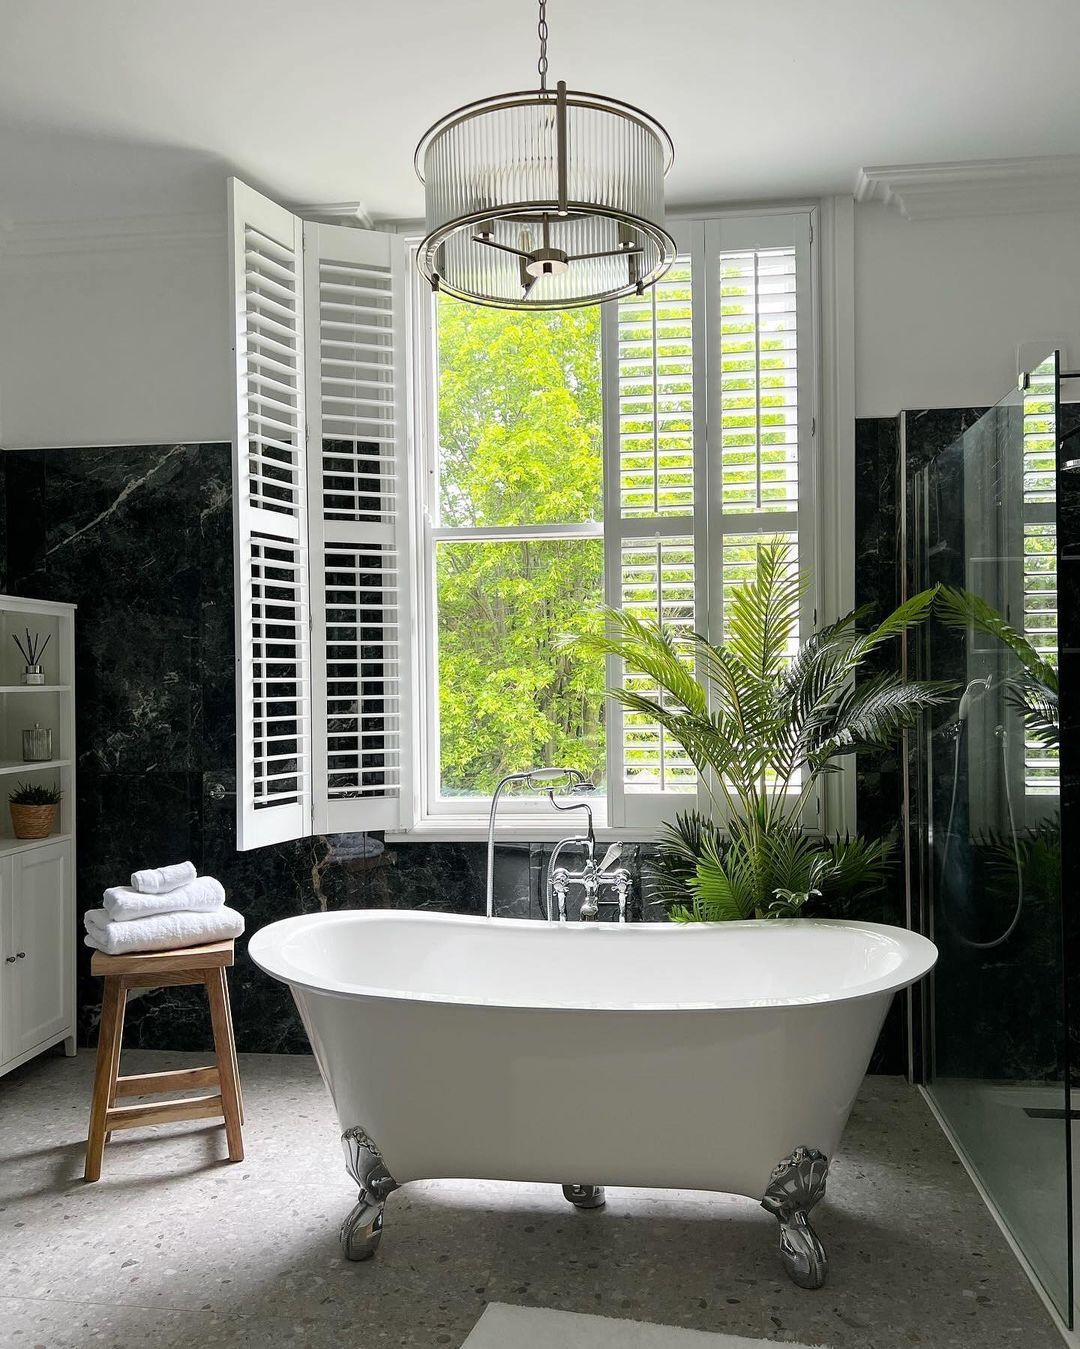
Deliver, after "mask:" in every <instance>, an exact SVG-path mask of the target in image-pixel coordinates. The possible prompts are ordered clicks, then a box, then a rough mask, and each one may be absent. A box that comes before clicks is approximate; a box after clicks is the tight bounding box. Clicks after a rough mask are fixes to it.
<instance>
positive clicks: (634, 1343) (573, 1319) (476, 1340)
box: [461, 1302, 824, 1349]
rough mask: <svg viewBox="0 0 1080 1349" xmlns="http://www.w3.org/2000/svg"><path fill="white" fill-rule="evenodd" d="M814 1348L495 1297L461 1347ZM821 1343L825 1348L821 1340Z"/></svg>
mask: <svg viewBox="0 0 1080 1349" xmlns="http://www.w3.org/2000/svg"><path fill="white" fill-rule="evenodd" d="M768 1344H784V1345H785V1346H786V1349H814V1347H813V1346H811V1345H806V1344H792V1343H790V1341H788V1340H748V1339H746V1338H745V1336H742V1335H714V1334H712V1333H711V1332H709V1331H705V1330H680V1329H679V1328H678V1327H677V1326H657V1325H650V1324H648V1323H646V1322H645V1321H621V1320H618V1319H613V1318H611V1317H609V1316H585V1315H582V1314H581V1313H579V1312H560V1311H554V1310H551V1309H549V1308H547V1307H511V1306H508V1305H507V1304H506V1303H503V1302H492V1303H490V1304H489V1305H488V1306H487V1307H486V1308H485V1310H484V1314H483V1316H481V1318H480V1320H479V1321H477V1323H476V1325H475V1326H474V1327H473V1329H472V1331H471V1333H470V1335H469V1338H468V1339H467V1340H466V1341H465V1343H464V1344H463V1345H462V1347H461V1349H552V1346H553V1345H558V1346H559V1349H762V1347H763V1346H764V1345H768ZM816 1349H824V1347H823V1346H820V1345H819V1346H817V1347H816Z"/></svg>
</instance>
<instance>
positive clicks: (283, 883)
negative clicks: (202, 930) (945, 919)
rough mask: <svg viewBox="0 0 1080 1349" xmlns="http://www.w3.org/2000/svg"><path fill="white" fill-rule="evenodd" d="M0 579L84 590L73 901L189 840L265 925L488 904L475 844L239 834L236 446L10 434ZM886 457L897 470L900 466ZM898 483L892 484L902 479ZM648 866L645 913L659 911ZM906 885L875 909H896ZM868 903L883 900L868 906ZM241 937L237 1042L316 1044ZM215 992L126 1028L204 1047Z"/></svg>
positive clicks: (277, 1048)
mask: <svg viewBox="0 0 1080 1349" xmlns="http://www.w3.org/2000/svg"><path fill="white" fill-rule="evenodd" d="M859 435H860V438H859V480H858V481H859V492H858V503H857V528H858V531H859V556H860V559H861V561H860V570H859V576H860V600H874V601H880V603H881V604H882V605H883V606H884V605H891V604H892V603H893V602H894V599H893V595H894V590H895V567H896V554H895V538H894V536H895V517H896V508H895V486H894V484H895V467H896V461H895V447H896V439H895V424H893V425H892V426H891V427H889V426H886V425H878V424H874V425H873V426H867V425H861V426H860V433H859ZM3 465H4V468H3V473H2V474H0V511H2V512H3V515H2V517H0V518H4V519H6V529H7V540H6V542H7V546H6V549H4V548H2V547H0V566H4V565H6V568H7V581H6V585H5V587H4V588H5V589H8V590H10V591H11V592H12V593H14V594H26V595H35V596H40V597H43V598H48V599H54V600H65V601H70V602H74V603H77V604H78V606H79V611H78V619H77V642H76V677H77V681H78V698H77V728H76V738H77V758H78V789H77V790H78V801H77V806H78V856H77V900H78V908H79V912H80V915H81V913H82V912H83V911H84V910H85V909H87V908H91V907H95V906H96V905H97V904H98V903H99V902H100V895H101V891H102V889H104V888H105V886H107V885H113V884H116V883H117V882H118V881H122V880H123V879H124V878H125V877H126V876H127V875H128V874H129V873H130V872H131V870H132V869H133V868H134V867H136V866H145V865H154V864H157V863H159V862H162V861H172V860H178V859H179V858H182V857H190V858H191V859H192V860H193V861H194V862H195V863H196V864H197V865H198V866H199V868H200V870H202V871H205V872H208V873H211V874H213V875H216V876H218V877H219V878H220V879H221V881H222V882H223V883H224V885H225V887H226V890H227V892H228V894H229V896H230V903H232V904H233V905H234V906H235V907H236V908H238V909H240V910H241V911H242V912H243V913H244V915H245V917H246V919H247V924H248V930H249V931H253V930H255V929H257V928H258V927H261V926H262V925H263V924H265V923H267V922H270V921H272V920H273V919H276V918H282V917H287V916H289V915H290V914H296V913H303V912H308V911H311V910H315V909H320V908H328V909H334V908H369V907H406V908H418V907H419V908H433V909H442V910H449V911H453V912H464V913H468V912H479V911H480V908H481V906H482V903H483V888H484V885H483V882H484V849H483V846H482V845H480V844H422V843H409V844H406V845H403V846H398V847H392V846H388V847H386V848H385V850H384V851H382V852H381V853H380V854H378V855H376V856H370V855H367V854H368V852H369V849H366V848H364V847H362V846H360V845H361V841H362V837H363V836H350V835H345V836H338V837H335V838H330V839H327V838H310V839H305V840H302V841H300V842H297V843H291V844H284V845H278V846H273V847H268V848H261V849H258V850H255V851H252V852H248V853H237V851H236V848H235V822H234V809H235V801H234V798H233V797H232V796H231V795H230V794H226V795H225V796H224V798H223V799H219V797H218V794H217V792H216V790H215V789H216V788H219V787H221V786H224V788H225V789H226V793H231V791H232V789H233V787H234V785H235V780H234V777H233V771H234V752H235V738H234V737H235V724H234V684H233V610H232V515H231V482H230V452H229V447H228V446H227V445H159V446H139V447H120V448H104V449H78V450H63V451H61V450H47V451H17V452H10V453H7V454H6V455H4V460H3ZM890 475H891V477H890ZM890 492H892V493H893V495H890ZM895 777H896V764H895V761H886V762H884V763H883V764H881V765H880V766H877V767H870V766H864V765H860V805H861V807H862V808H863V810H864V818H865V819H866V821H867V823H866V828H867V829H870V828H875V829H876V828H878V827H879V826H880V828H881V830H882V832H894V831H895V830H896V829H897V820H898V809H897V799H898V798H897V796H896V791H895V781H894V779H895ZM644 852H645V850H644V849H642V848H640V847H635V848H633V849H632V850H631V852H630V855H629V858H628V859H627V860H628V862H629V864H630V866H631V870H632V871H633V872H634V873H635V876H636V879H637V884H636V887H635V894H636V900H635V906H636V907H635V914H636V916H639V917H645V918H656V917H658V916H659V914H658V912H657V910H656V909H655V908H653V907H651V905H650V895H649V894H648V893H647V891H646V893H645V895H644V897H643V896H642V888H643V887H642V877H641V872H642V867H641V863H642V861H643V858H644ZM544 857H545V849H544V848H542V847H541V846H539V845H533V846H528V845H522V846H520V847H516V848H511V847H506V848H500V850H499V855H498V866H497V873H496V897H497V905H498V908H499V911H500V912H510V913H519V914H526V913H533V914H539V913H540V886H541V876H542V872H543V864H544ZM897 893H898V892H897V891H896V890H895V889H894V890H892V891H890V893H889V894H888V895H886V896H884V897H883V898H882V901H881V904H880V906H877V907H876V908H875V910H874V913H873V915H872V916H876V917H880V918H881V919H883V920H885V921H902V913H903V910H902V906H901V907H898V905H897V900H896V895H897ZM868 916H871V915H868ZM243 946H244V944H243V942H241V943H239V945H238V959H237V968H236V970H235V971H234V975H233V983H232V986H233V1013H234V1018H235V1021H236V1033H237V1041H238V1044H239V1047H240V1049H241V1050H255V1051H265V1052H306V1050H307V1041H306V1039H305V1037H304V1034H303V1031H302V1029H301V1027H300V1024H299V1021H298V1019H297V1017H296V1015H295V1013H294V1011H293V1007H292V1003H291V1000H290V998H289V995H288V993H287V991H286V990H285V989H284V988H282V987H281V986H280V985H278V984H276V983H274V982H273V981H271V980H270V979H267V978H266V977H265V976H263V975H262V974H261V973H260V972H259V971H258V970H256V969H255V968H254V967H253V966H252V965H251V963H250V962H249V961H248V960H247V958H246V955H245V954H244V949H243ZM80 949H81V951H82V956H81V961H80V979H79V1013H80V1027H81V1032H82V1036H83V1038H84V1039H85V1040H87V1041H89V1042H90V1043H93V1041H94V1039H95V1037H96V1022H97V1017H98V1012H99V1006H100V989H99V985H98V981H96V980H93V979H91V978H89V974H88V966H89V960H88V953H87V952H86V951H85V948H80ZM204 1001H205V1000H204V999H203V998H202V997H201V996H200V995H199V994H198V993H196V992H194V991H191V990H185V989H182V988H181V989H161V990H154V991H150V992H147V993H146V994H144V995H142V996H140V997H138V998H137V999H133V1000H132V1003H131V1006H130V1009H129V1014H128V1026H129V1031H128V1036H129V1041H128V1042H129V1043H137V1044H142V1045H144V1046H147V1047H155V1048H157V1047H160V1048H178V1049H182V1048H197V1047H198V1048H201V1047H204V1046H205V1045H206V1043H207V1039H208V1023H207V1017H206V1009H205V1006H204ZM904 1063H905V1053H904V1047H903V1017H902V1015H901V1013H900V1011H899V1010H896V1011H894V1014H893V1016H892V1018H891V1019H890V1022H889V1025H888V1027H887V1029H886V1033H885V1034H884V1036H883V1038H882V1042H881V1044H880V1046H879V1050H878V1053H877V1055H876V1056H875V1061H874V1068H875V1069H876V1070H879V1071H887V1072H902V1071H903V1066H904Z"/></svg>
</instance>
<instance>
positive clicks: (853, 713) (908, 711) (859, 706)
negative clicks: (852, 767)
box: [809, 673, 954, 763]
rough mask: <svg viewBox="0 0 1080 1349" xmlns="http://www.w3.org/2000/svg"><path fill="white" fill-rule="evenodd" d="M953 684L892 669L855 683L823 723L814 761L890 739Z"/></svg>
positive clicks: (938, 701)
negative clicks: (918, 678) (907, 676)
mask: <svg viewBox="0 0 1080 1349" xmlns="http://www.w3.org/2000/svg"><path fill="white" fill-rule="evenodd" d="M953 688H954V685H952V684H951V683H945V682H933V681H929V680H926V681H919V682H916V681H913V680H906V679H904V678H903V677H902V676H900V675H898V674H890V673H883V674H878V675H874V676H872V677H871V678H870V679H864V680H861V681H860V682H859V683H858V684H852V685H851V686H850V687H849V688H848V689H847V690H845V692H844V694H843V696H842V697H841V698H840V700H839V702H838V703H837V705H836V708H835V711H834V714H833V716H832V718H831V719H830V720H828V721H826V722H825V723H824V724H823V727H822V730H823V734H822V737H821V739H820V740H819V742H818V743H817V744H816V745H814V747H813V749H812V750H811V753H810V756H809V757H810V761H811V762H813V763H816V762H822V761H823V760H827V759H829V758H832V757H833V756H834V755H836V754H843V753H848V754H850V753H851V752H852V751H854V750H859V749H867V748H878V747H880V746H882V745H886V744H888V743H890V742H891V741H892V740H893V739H895V737H896V735H897V733H898V732H899V731H900V730H902V729H903V728H904V727H905V726H911V725H913V724H914V722H915V720H916V719H917V717H918V715H919V713H920V712H922V711H923V710H924V709H925V708H929V707H934V706H936V705H937V704H938V703H940V702H941V701H942V699H943V697H944V696H945V695H946V694H947V693H949V692H951V691H952V689H953Z"/></svg>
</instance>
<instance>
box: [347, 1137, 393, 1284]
mask: <svg viewBox="0 0 1080 1349" xmlns="http://www.w3.org/2000/svg"><path fill="white" fill-rule="evenodd" d="M341 1146H342V1148H344V1150H345V1166H346V1168H347V1169H348V1172H349V1175H350V1176H352V1178H353V1180H354V1181H355V1182H356V1184H357V1186H358V1187H359V1190H360V1195H359V1198H358V1199H357V1202H356V1206H355V1207H354V1208H353V1211H352V1212H351V1213H350V1214H349V1216H348V1217H347V1218H346V1219H345V1221H344V1222H343V1223H342V1224H341V1234H340V1241H341V1249H342V1252H343V1253H344V1255H345V1259H346V1260H370V1259H371V1257H372V1256H373V1255H374V1254H375V1252H376V1251H377V1250H378V1247H379V1241H380V1239H381V1238H382V1228H383V1209H384V1207H385V1204H386V1197H387V1195H390V1194H393V1192H394V1191H395V1190H396V1189H397V1188H398V1183H397V1181H396V1180H395V1179H394V1177H393V1176H392V1175H391V1174H390V1172H389V1171H388V1170H387V1169H386V1163H385V1162H384V1161H383V1158H382V1153H381V1152H380V1151H379V1149H378V1148H377V1147H376V1146H375V1144H374V1143H373V1142H372V1141H371V1139H370V1138H369V1137H368V1136H367V1134H366V1133H365V1132H364V1131H363V1129H361V1128H360V1126H359V1125H356V1126H355V1127H354V1128H352V1129H346V1130H345V1132H344V1133H343V1134H342V1135H341Z"/></svg>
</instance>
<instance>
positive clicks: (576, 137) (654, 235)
mask: <svg viewBox="0 0 1080 1349" xmlns="http://www.w3.org/2000/svg"><path fill="white" fill-rule="evenodd" d="M537 33H538V36H539V39H540V60H539V62H538V63H537V69H538V71H539V74H540V87H539V89H533V90H526V91H523V92H520V93H514V94H497V95H495V96H494V97H492V98H485V99H481V100H479V101H478V102H476V103H469V104H467V105H466V106H465V107H463V108H458V109H457V110H456V111H455V112H452V113H449V114H448V115H447V116H446V117H444V118H443V119H442V120H441V121H440V122H436V124H435V125H434V126H433V127H432V128H431V129H430V130H429V131H428V132H427V133H426V135H425V136H424V137H423V138H422V139H421V141H420V144H419V145H418V146H417V148H416V172H417V175H418V176H419V178H420V181H421V182H422V183H423V184H424V190H425V198H426V205H427V224H426V229H427V233H426V236H425V238H424V241H423V243H422V244H421V245H420V251H419V254H418V256H417V261H418V264H419V267H420V270H421V272H422V273H423V274H424V276H426V277H427V278H428V280H429V281H430V282H431V285H432V287H433V288H434V289H436V290H443V291H446V292H447V293H448V294H450V295H456V296H457V297H458V299H461V300H468V301H471V302H472V303H474V304H486V305H494V306H496V307H498V308H503V309H570V308H573V307H574V306H575V305H585V304H597V303H598V302H600V301H601V300H612V299H615V298H616V297H617V296H619V295H629V294H633V293H635V292H636V293H637V294H639V295H640V294H641V293H642V292H643V291H644V290H645V288H646V287H647V286H651V285H652V284H653V282H654V281H657V280H659V278H660V277H661V276H663V274H664V273H665V272H666V271H667V270H668V268H669V267H670V266H671V264H672V262H673V261H674V258H675V244H674V241H673V240H672V238H671V235H670V234H668V232H667V230H666V229H665V227H664V176H665V174H666V173H667V171H668V170H669V169H670V168H671V163H672V159H673V158H674V151H673V148H672V144H671V138H670V137H669V136H668V134H667V132H666V131H665V130H664V128H663V127H662V126H661V125H660V123H659V122H656V121H654V120H653V118H651V117H649V116H648V115H647V114H646V113H644V112H641V111H640V110H639V109H638V108H635V107H632V106H631V105H630V104H629V103H622V102H620V101H619V100H618V99H614V98H606V97H604V96H603V95H601V94H581V93H574V92H572V91H570V90H568V89H567V87H566V85H565V83H564V82H563V81H561V80H560V81H559V83H558V84H557V85H556V87H555V90H554V92H553V91H552V90H550V89H549V88H548V84H547V71H548V60H547V37H548V28H547V0H540V22H539V24H538V26H537Z"/></svg>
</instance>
